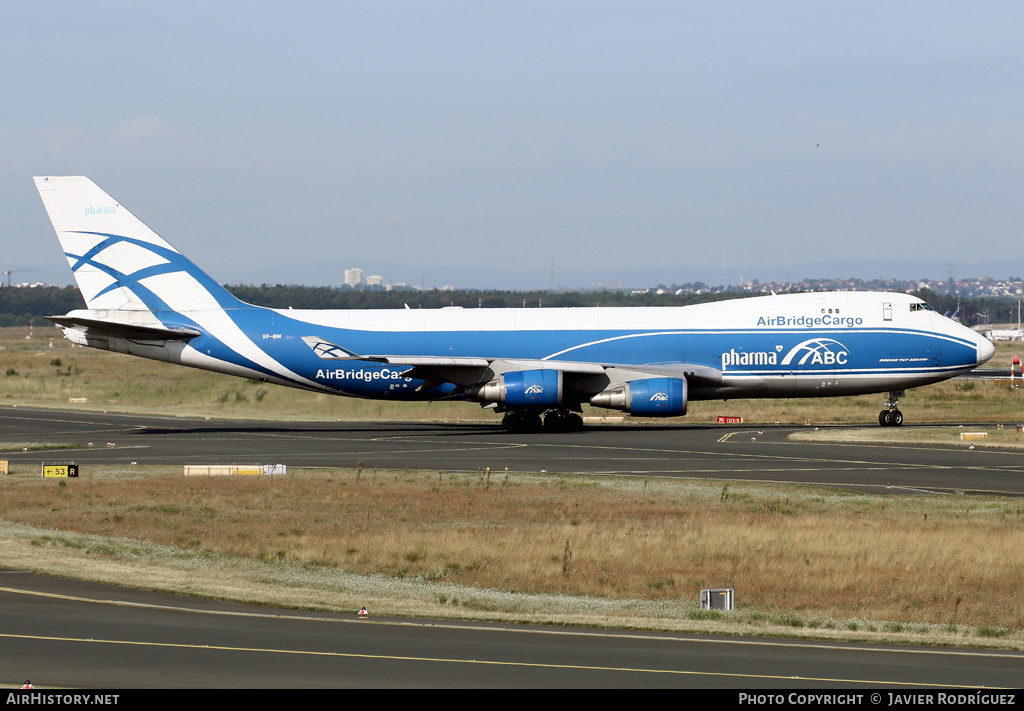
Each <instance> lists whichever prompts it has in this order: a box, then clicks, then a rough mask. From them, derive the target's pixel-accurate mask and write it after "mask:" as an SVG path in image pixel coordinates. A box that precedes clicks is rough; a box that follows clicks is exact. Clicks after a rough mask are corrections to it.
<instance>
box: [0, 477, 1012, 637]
mask: <svg viewBox="0 0 1024 711" xmlns="http://www.w3.org/2000/svg"><path fill="white" fill-rule="evenodd" d="M145 471H146V470H143V469H141V468H132V469H131V471H130V473H129V474H125V473H124V470H121V471H119V472H117V473H116V477H112V478H109V479H107V478H97V479H91V480H90V479H83V480H78V481H68V482H65V483H63V484H61V483H57V482H53V481H43V480H37V479H17V478H7V479H4V480H3V481H2V483H0V518H2V519H4V520H6V521H10V522H17V523H20V524H27V525H32V526H38V527H41V528H45V529H49V530H61V531H74V532H79V533H82V534H91V535H98V536H104V537H109V538H111V539H128V540H136V541H146V542H149V543H152V544H157V545H165V546H172V547H175V548H176V549H179V550H183V551H193V552H195V553H196V554H204V555H205V554H210V555H226V556H231V557H232V558H238V559H248V560H253V561H258V562H261V563H266V564H279V565H285V566H288V565H297V566H300V567H304V568H308V569H316V570H321V571H325V572H331V571H334V572H337V573H338V574H342V573H344V574H358V575H377V576H382V577H383V578H386V579H392V580H406V581H427V582H433V583H450V584H454V585H456V586H458V588H459V589H462V590H468V589H478V590H483V589H487V590H496V591H505V592H506V593H513V594H522V593H545V594H563V595H569V596H580V597H588V598H591V599H607V600H648V601H652V602H659V601H660V602H679V601H683V602H684V603H686V604H687V605H690V604H692V602H693V601H695V600H696V599H697V596H698V591H699V589H700V588H702V587H734V588H736V591H737V601H738V603H739V605H740V606H741V608H743V609H744V610H747V611H757V614H762V615H768V616H779V615H796V616H797V617H796V618H794V619H795V620H796V621H797V622H795V623H794V626H796V625H797V623H799V625H800V626H803V625H804V624H812V622H807V621H810V620H819V622H818V623H817V624H822V623H821V622H820V620H849V619H858V620H861V621H869V623H870V621H875V623H877V624H880V625H881V624H888V623H892V624H921V625H970V626H974V627H977V628H982V627H984V628H987V629H990V630H1004V631H1005V632H1004V633H1008V631H1010V630H1020V629H1022V628H1024V596H1022V595H1021V594H1020V590H1021V589H1022V583H1024V579H1022V578H1024V555H1022V554H1021V552H1020V551H1021V550H1024V510H1022V506H1024V505H1022V504H1021V503H1020V502H1018V501H1017V500H1004V499H991V500H989V499H985V500H982V499H976V498H968V497H953V496H948V497H924V496H922V497H913V498H895V497H889V498H886V499H884V500H880V499H878V498H872V497H868V496H862V495H857V494H848V493H842V492H835V491H826V490H820V489H814V488H806V487H786V488H783V487H773V486H768V485H754V484H729V485H725V486H723V485H720V484H714V485H713V484H708V483H704V482H679V481H655V480H652V481H642V480H635V479H596V480H593V479H584V478H575V477H574V478H558V477H542V476H528V475H515V476H510V477H508V480H507V482H506V480H505V479H504V478H501V479H500V480H491V481H490V482H488V480H487V478H486V477H484V476H477V475H465V474H453V473H444V472H441V473H439V472H367V471H364V472H362V474H361V476H360V477H359V481H358V483H357V480H356V472H350V471H346V472H342V471H334V472H323V471H314V470H304V471H295V472H294V473H293V475H290V476H289V477H287V478H209V479H184V478H182V477H180V476H171V475H165V474H157V475H154V474H152V470H150V473H149V474H148V475H144V474H143V473H144V472H145ZM40 545H41V546H44V547H46V546H52V545H56V544H54V543H52V542H49V541H40ZM103 554H104V552H103V551H102V550H99V551H97V552H96V555H103ZM453 596H454V597H453V599H455V598H457V595H455V594H454V593H453ZM861 624H864V623H863V622H862V623H861ZM1000 634H1002V633H1000Z"/></svg>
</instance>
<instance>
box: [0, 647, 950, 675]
mask: <svg viewBox="0 0 1024 711" xmlns="http://www.w3.org/2000/svg"><path fill="white" fill-rule="evenodd" d="M0 639H20V640H34V641H43V642H64V643H67V642H83V643H91V644H113V645H125V646H132V647H156V648H165V649H194V650H214V651H219V652H249V653H261V654H295V655H302V656H311V657H336V658H339V659H375V660H383V661H396V662H433V663H444V664H473V665H482V666H499V667H524V668H535V669H572V670H577V671H600V672H628V673H636V674H671V675H676V676H704V677H726V678H737V679H784V680H793V679H800V680H801V681H813V682H828V683H840V684H886V685H892V686H931V687H939V688H965V687H960V686H957V685H953V684H926V683H924V682H905V681H893V680H889V679H885V680H871V679H845V678H841V677H813V676H803V677H800V676H793V675H781V674H737V673H732V672H705V671H689V670H684V669H646V668H642V667H604V666H591V665H587V664H541V663H538V662H501V661H493V660H485V659H484V660H482V659H456V658H451V657H407V656H401V655H393V654H357V653H352V652H316V651H312V650H302V649H274V648H267V647H228V646H223V645H215V644H185V643H181V642H133V641H130V640H118V639H84V638H78V637H49V636H43V635H21V634H3V633H0Z"/></svg>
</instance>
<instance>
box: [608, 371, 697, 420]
mask: <svg viewBox="0 0 1024 711" xmlns="http://www.w3.org/2000/svg"><path fill="white" fill-rule="evenodd" d="M590 404H591V405H595V406H597V407H608V408H611V409H613V410H625V411H626V412H628V413H629V414H631V415H634V416H635V417H676V416H677V415H685V414H686V379H685V378H645V379H644V380H630V381H629V382H628V383H625V384H623V385H620V386H618V387H615V388H612V389H611V390H605V391H604V392H600V393H598V394H597V395H594V396H593V397H592V398H590Z"/></svg>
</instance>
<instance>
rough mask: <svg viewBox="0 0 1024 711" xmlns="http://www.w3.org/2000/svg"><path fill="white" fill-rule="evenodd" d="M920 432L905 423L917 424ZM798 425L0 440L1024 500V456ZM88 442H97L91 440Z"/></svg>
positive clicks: (149, 430)
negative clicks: (809, 433)
mask: <svg viewBox="0 0 1024 711" xmlns="http://www.w3.org/2000/svg"><path fill="white" fill-rule="evenodd" d="M911 426H913V425H907V427H911ZM797 429H806V428H798V427H792V426H775V427H760V428H759V427H756V426H754V427H749V426H714V425H709V426H700V425H668V426H665V425H639V426H623V425H595V426H588V427H587V428H586V429H585V430H584V431H582V432H573V433H559V434H515V435H513V434H508V433H506V432H505V431H504V430H502V429H501V428H500V427H499V426H498V425H490V424H469V423H453V424H424V423H393V422H392V423H350V422H336V423H331V422H329V423H323V422H314V423H310V422H275V423H267V422H253V421H225V420H204V419H187V418H170V417H156V416H148V415H117V414H103V413H90V412H61V411H51V410H37V409H28V408H13V407H5V408H2V409H0V443H3V442H25V443H28V442H53V443H74V444H75V445H76V446H75V447H74V448H72V449H55V450H52V451H39V450H36V451H28V452H17V451H16V452H10V453H5V454H4V455H3V456H4V457H5V458H7V459H8V460H10V462H11V467H12V468H14V467H38V466H39V464H40V463H42V462H43V461H44V460H45V461H46V462H48V463H54V462H62V461H74V462H77V463H78V464H79V465H80V466H81V467H82V470H83V472H87V471H88V466H89V465H90V464H129V463H131V462H137V463H138V464H172V465H182V464H275V463H282V464H286V465H288V466H296V467H298V466H303V467H344V468H351V467H355V466H356V465H357V464H358V463H359V462H362V463H363V466H364V467H365V468H370V469H372V468H398V469H405V468H409V469H427V470H432V469H437V470H447V471H474V472H475V471H478V470H482V469H484V468H486V467H490V468H491V471H492V472H503V471H504V469H505V467H508V469H509V471H517V472H541V471H545V472H547V473H548V474H577V473H586V474H597V475H633V476H674V477H687V478H707V479H728V480H752V481H781V482H798V483H813V484H823V485H828V486H839V487H843V488H849V489H856V490H860V491H865V492H871V493H877V494H892V493H908V492H915V491H936V492H966V493H994V494H1003V495H1012V496H1019V495H1022V494H1024V452H1022V451H1020V450H1000V449H986V448H980V447H979V448H977V449H974V450H969V449H967V448H966V447H964V446H956V447H950V446H925V445H920V446H897V445H874V444H817V443H798V442H790V441H789V440H787V435H788V434H789V433H791V432H793V431H794V430H797ZM90 443H91V444H92V446H89V444H90Z"/></svg>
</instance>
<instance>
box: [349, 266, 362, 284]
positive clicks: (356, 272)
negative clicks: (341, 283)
mask: <svg viewBox="0 0 1024 711" xmlns="http://www.w3.org/2000/svg"><path fill="white" fill-rule="evenodd" d="M362 283H363V270H362V269H360V268H359V267H352V268H351V269H346V270H345V284H346V285H348V286H351V287H353V288H355V287H357V286H359V285H360V284H362Z"/></svg>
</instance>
